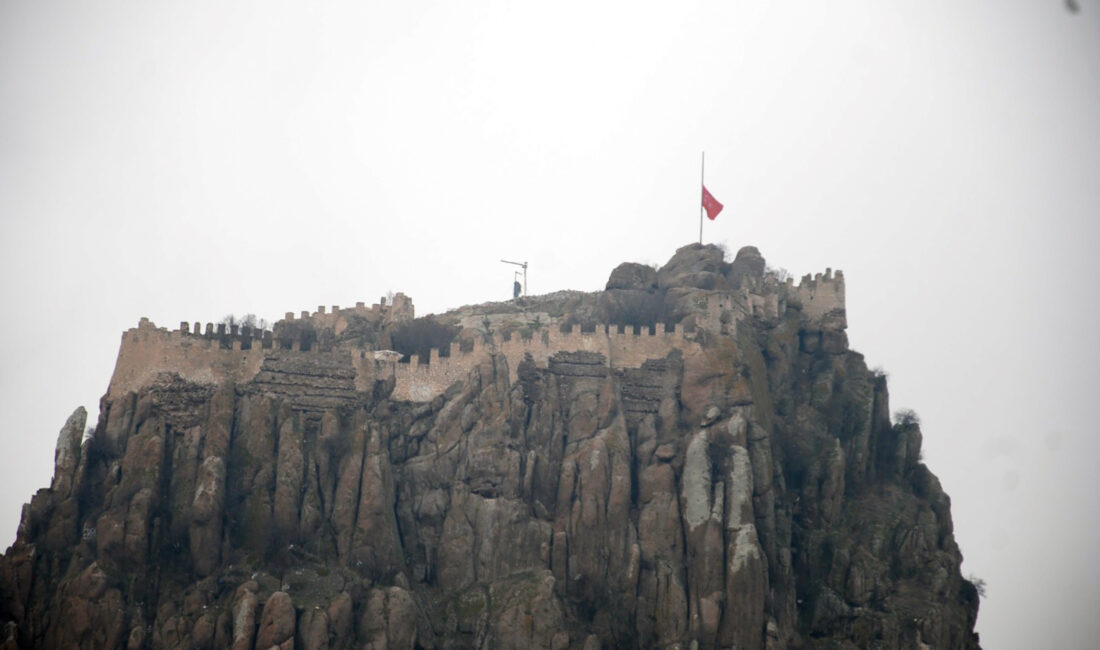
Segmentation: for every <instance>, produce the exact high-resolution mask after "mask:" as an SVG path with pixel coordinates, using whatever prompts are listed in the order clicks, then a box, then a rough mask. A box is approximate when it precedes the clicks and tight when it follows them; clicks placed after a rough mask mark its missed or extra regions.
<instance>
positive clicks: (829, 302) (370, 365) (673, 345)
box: [108, 269, 846, 401]
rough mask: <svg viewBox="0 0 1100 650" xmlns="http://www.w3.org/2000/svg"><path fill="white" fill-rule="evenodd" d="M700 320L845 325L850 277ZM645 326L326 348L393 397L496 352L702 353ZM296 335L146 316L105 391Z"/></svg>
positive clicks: (199, 368) (242, 360)
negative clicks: (399, 355) (409, 347)
mask: <svg viewBox="0 0 1100 650" xmlns="http://www.w3.org/2000/svg"><path fill="white" fill-rule="evenodd" d="M705 301H706V305H705V307H704V308H703V310H702V314H701V316H702V319H701V321H700V322H699V323H698V325H699V326H700V327H702V328H703V329H706V330H710V331H713V332H716V333H732V331H733V325H734V324H735V322H736V320H737V319H739V318H741V317H743V316H747V315H752V316H755V317H760V318H766V319H776V318H779V317H780V316H782V314H783V313H785V311H786V309H787V305H788V304H790V305H792V306H794V307H796V308H797V309H800V310H801V319H802V321H803V323H804V326H806V327H807V328H809V329H814V330H817V331H820V330H821V329H833V328H836V329H843V328H844V327H845V325H846V323H845V314H844V275H843V274H842V273H841V272H840V271H837V272H836V274H835V275H834V274H833V272H832V270H831V269H827V270H826V271H825V273H824V274H821V273H818V274H816V275H815V276H813V277H811V276H809V275H807V276H805V277H803V278H802V281H801V282H800V283H799V284H798V285H797V286H796V285H794V283H793V282H792V281H790V280H788V281H787V283H786V285H785V286H781V287H774V286H773V288H772V289H771V290H769V291H763V292H760V293H759V294H757V293H755V292H750V291H748V290H743V291H742V292H737V293H736V294H735V293H731V292H713V293H712V295H709V296H707V297H706V298H705ZM413 315H414V310H413V306H412V301H411V300H410V299H409V298H408V297H406V296H405V295H404V294H400V293H399V294H397V295H396V296H394V299H393V302H392V304H391V305H387V304H386V301H385V300H384V299H383V300H382V301H381V302H380V303H378V304H375V305H372V306H371V307H369V308H368V307H367V306H366V305H365V304H364V303H357V304H356V306H355V307H353V308H347V309H340V308H339V307H338V306H333V307H332V309H331V310H327V309H326V308H325V307H324V306H321V307H318V309H317V311H316V312H313V313H310V312H307V311H303V312H301V316H300V317H299V318H295V317H294V314H293V313H292V312H288V313H287V315H286V319H285V321H280V322H294V321H298V320H309V321H311V323H312V325H313V326H314V327H315V328H316V329H321V328H332V329H333V330H334V331H335V332H336V334H337V335H339V334H340V332H341V331H342V330H343V329H344V328H345V327H347V324H348V319H349V318H351V317H352V316H359V317H363V318H366V319H368V320H370V321H378V322H382V323H387V324H388V323H393V322H397V321H401V320H408V319H412V318H413ZM658 330H659V331H656V332H652V331H643V332H642V333H640V334H634V333H633V331H632V330H631V329H630V328H628V329H627V331H622V330H620V329H619V327H618V326H616V325H601V326H598V327H597V328H596V329H595V331H592V332H582V331H581V330H580V328H579V327H576V328H574V329H573V331H571V332H561V331H560V329H559V328H558V326H557V325H556V324H554V323H552V324H550V325H548V326H546V327H545V328H544V329H542V330H541V331H536V332H535V333H534V335H533V336H532V337H531V338H528V339H525V338H523V337H521V336H519V335H518V334H516V335H513V336H511V337H508V338H505V337H504V336H503V335H501V334H499V333H497V334H494V335H492V336H491V337H488V338H487V339H475V341H474V344H473V347H472V349H470V350H466V351H463V350H461V349H460V347H459V345H458V344H457V343H454V344H452V345H451V347H450V349H449V350H447V354H442V353H441V352H440V351H439V350H432V351H431V353H430V357H429V362H428V363H423V364H422V363H419V360H418V359H417V358H415V357H414V358H412V359H411V360H410V362H408V363H400V362H396V361H393V360H392V358H391V357H392V354H386V353H381V354H376V352H379V351H375V350H373V349H365V348H360V347H351V345H352V344H344V345H345V346H348V347H337V348H335V349H332V350H326V351H325V353H326V354H333V353H335V354H348V355H349V356H350V357H351V361H352V366H353V367H354V368H355V386H356V389H357V390H359V391H368V390H370V389H371V387H372V385H373V382H374V381H375V380H377V379H383V378H387V377H389V376H391V375H392V376H393V377H394V378H395V380H396V385H395V388H394V391H393V397H394V398H395V399H401V400H411V401H427V400H430V399H432V398H434V397H435V396H436V395H439V394H440V393H442V392H443V391H444V390H446V388H447V387H448V386H450V385H451V384H452V383H454V382H455V381H459V380H461V379H464V378H465V377H466V375H467V374H468V373H469V372H470V371H471V370H473V369H474V368H475V367H476V366H478V365H479V364H482V363H485V362H487V361H489V359H490V358H491V356H492V355H494V354H500V355H503V356H504V357H505V358H506V359H507V360H508V368H509V372H510V373H511V378H512V380H513V381H515V379H516V372H517V368H518V366H519V364H520V362H521V361H522V360H523V358H524V356H525V355H528V354H530V355H531V357H532V359H533V360H534V362H535V364H536V365H538V366H540V367H546V365H547V362H548V360H549V358H550V357H551V356H553V355H554V354H556V353H557V352H563V351H566V352H572V351H581V350H583V351H589V352H597V353H599V354H602V355H603V356H604V358H605V359H606V363H607V365H608V366H609V367H612V368H638V367H640V366H641V365H642V364H643V363H644V362H645V361H647V360H649V359H662V358H665V357H666V356H668V354H669V353H670V352H672V351H673V350H680V351H682V352H684V353H685V355H686V354H689V353H696V352H699V351H700V350H701V348H700V345H699V344H698V343H697V342H696V341H695V340H693V337H692V338H685V336H684V332H683V331H682V329H681V328H680V326H679V325H676V327H675V328H674V329H673V330H672V331H667V332H666V331H664V327H661V326H659V327H658ZM308 345H309V344H308V343H307V344H305V345H303V343H302V341H300V340H292V339H287V338H282V337H280V338H275V337H273V336H272V333H271V332H260V331H251V330H249V329H248V328H238V327H236V326H233V327H231V328H228V329H227V328H226V327H225V326H224V325H218V326H216V327H215V326H214V325H213V324H211V323H207V324H206V328H205V333H200V323H195V324H194V328H193V329H192V327H191V326H190V325H189V324H188V323H186V322H185V323H181V324H180V328H179V329H178V330H172V331H169V330H167V329H164V328H158V327H156V326H155V325H154V324H153V323H152V322H151V321H149V320H148V319H146V318H142V319H141V322H140V323H139V324H138V326H137V327H136V328H134V329H131V330H128V331H127V332H125V333H124V334H123V336H122V344H121V346H120V348H119V355H118V361H117V362H116V365H115V372H114V375H113V376H112V378H111V384H110V387H109V388H108V397H112V398H113V397H118V396H120V395H123V394H125V393H127V392H129V391H132V390H137V389H139V388H141V387H142V386H144V385H146V384H148V383H150V382H152V381H153V380H154V379H156V377H157V376H158V375H159V374H161V373H165V372H170V373H176V374H179V375H180V376H181V377H182V378H184V379H187V380H189V381H194V382H198V383H207V384H219V383H223V382H226V381H233V382H236V383H246V382H248V381H251V380H252V379H253V378H255V377H256V375H257V373H259V372H260V369H261V367H262V366H263V363H264V360H265V358H267V357H268V356H270V355H271V354H272V353H273V352H276V351H277V352H279V353H280V354H287V353H289V354H301V355H310V354H317V353H318V350H317V349H316V346H314V349H308Z"/></svg>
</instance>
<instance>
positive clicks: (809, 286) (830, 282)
mask: <svg viewBox="0 0 1100 650" xmlns="http://www.w3.org/2000/svg"><path fill="white" fill-rule="evenodd" d="M786 288H787V291H788V301H789V302H794V303H796V304H797V305H798V306H799V307H801V309H802V315H803V318H804V319H806V320H808V321H810V322H811V323H813V324H815V325H819V326H822V327H825V328H828V329H845V328H846V327H847V326H848V321H847V316H846V313H845V299H844V272H843V271H837V272H836V273H835V274H834V273H833V270H832V269H825V273H816V274H814V275H812V276H811V275H810V274H808V273H807V274H806V275H804V276H802V280H801V281H800V282H799V283H798V286H797V287H796V286H794V283H793V282H792V281H791V280H788V281H787V285H786Z"/></svg>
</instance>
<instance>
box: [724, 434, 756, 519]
mask: <svg viewBox="0 0 1100 650" xmlns="http://www.w3.org/2000/svg"><path fill="white" fill-rule="evenodd" d="M730 452H731V453H730V472H729V496H728V501H729V505H730V510H729V520H728V521H727V523H726V527H727V528H729V529H731V530H732V529H735V528H739V527H741V526H743V525H745V524H751V523H752V463H751V462H750V461H749V452H748V450H747V449H745V448H744V447H742V446H740V445H733V446H732V447H730Z"/></svg>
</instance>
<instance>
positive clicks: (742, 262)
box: [726, 246, 766, 287]
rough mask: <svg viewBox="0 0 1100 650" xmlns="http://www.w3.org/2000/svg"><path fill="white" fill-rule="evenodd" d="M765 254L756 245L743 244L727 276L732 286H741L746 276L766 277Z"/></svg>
mask: <svg viewBox="0 0 1100 650" xmlns="http://www.w3.org/2000/svg"><path fill="white" fill-rule="evenodd" d="M765 267H766V264H765V263H764V256H763V255H761V254H760V251H759V250H757V248H756V247H755V246H742V247H741V250H739V251H737V257H735V258H734V260H733V262H732V263H730V265H729V270H728V271H727V273H726V277H727V279H728V280H729V284H730V286H731V287H739V286H741V281H742V280H743V279H744V278H746V277H751V278H762V277H764V268H765Z"/></svg>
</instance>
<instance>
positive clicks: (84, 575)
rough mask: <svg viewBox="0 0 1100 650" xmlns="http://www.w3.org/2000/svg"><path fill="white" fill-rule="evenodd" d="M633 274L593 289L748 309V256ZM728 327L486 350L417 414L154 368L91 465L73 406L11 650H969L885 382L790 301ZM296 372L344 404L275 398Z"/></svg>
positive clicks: (966, 606)
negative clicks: (659, 355) (611, 344)
mask: <svg viewBox="0 0 1100 650" xmlns="http://www.w3.org/2000/svg"><path fill="white" fill-rule="evenodd" d="M634 266H640V265H634ZM634 266H630V265H623V266H620V267H619V268H618V269H616V273H615V274H613V276H612V280H613V281H614V282H609V285H608V286H609V287H610V288H612V290H613V291H620V292H629V291H636V292H644V293H651V292H654V291H667V292H669V295H673V294H674V292H679V293H678V294H675V295H679V296H681V298H682V301H683V303H682V308H683V309H688V310H690V309H693V308H694V307H692V305H694V304H696V302H697V300H698V297H699V296H700V295H702V294H700V293H699V292H710V293H708V294H707V295H718V296H719V297H721V299H722V300H724V301H727V302H728V307H726V308H725V309H726V311H727V312H728V313H731V314H735V315H737V314H742V315H743V314H754V313H756V314H759V313H761V312H760V309H759V305H757V307H756V308H754V307H753V305H751V304H743V303H741V302H738V301H739V300H746V299H747V298H744V296H748V295H749V294H748V293H744V292H745V291H747V289H746V288H752V287H754V286H756V284H754V283H760V282H763V281H764V277H763V276H764V274H763V269H764V263H763V258H762V257H760V255H759V252H758V251H756V250H755V249H753V248H751V247H747V248H744V249H742V250H741V251H740V252H739V253H738V257H737V259H736V260H734V262H733V263H732V264H727V263H726V262H724V260H723V259H722V256H721V251H720V250H719V249H717V248H714V247H699V246H696V245H692V246H688V247H685V248H682V249H680V250H679V251H677V253H676V255H675V256H674V257H673V259H672V260H671V261H670V262H669V264H668V265H666V266H665V267H664V268H662V269H661V271H660V272H659V273H657V274H654V275H653V276H652V277H651V276H650V273H652V271H653V270H652V269H650V268H649V267H643V268H644V269H647V270H648V272H646V271H643V270H641V269H638V268H634ZM624 267H626V268H624ZM616 277H618V280H616ZM654 282H657V283H659V284H660V285H661V287H662V288H661V289H656V290H655V289H654V288H653V283H654ZM612 283H614V284H615V285H616V286H615V287H611V285H612ZM643 285H644V286H643ZM731 285H732V287H733V288H732V289H731V290H730V293H729V294H715V293H713V292H715V291H718V290H719V289H720V288H721V287H729V286H731ZM738 291H740V292H741V293H737V292H738ZM754 309H755V311H754ZM723 313H725V312H723ZM713 315H714V314H712V316H713ZM718 316H720V317H718ZM718 316H716V317H715V318H713V319H711V321H704V319H702V317H700V321H699V322H700V323H704V322H712V323H714V326H713V329H710V330H708V329H706V328H705V327H703V325H700V327H699V328H698V330H697V331H696V332H695V333H694V334H693V336H696V337H698V340H700V341H701V342H703V344H704V346H703V352H702V353H699V354H696V355H687V356H685V355H683V354H681V353H680V352H679V351H674V352H673V353H672V354H670V355H669V356H668V357H666V358H663V359H654V360H650V361H647V362H646V363H645V364H643V365H642V366H641V367H639V368H628V369H612V368H609V367H608V366H607V364H606V360H605V359H604V358H603V357H602V356H601V355H599V354H595V353H591V352H585V351H583V350H578V351H563V352H559V353H557V354H556V355H554V356H553V357H552V358H551V359H550V362H549V364H548V365H547V367H545V368H540V367H536V365H535V364H534V363H533V362H531V361H530V360H528V361H524V362H523V363H521V364H520V365H519V367H518V368H516V369H515V370H516V371H517V372H516V373H515V375H516V376H517V377H518V378H517V379H516V380H515V381H514V382H513V381H511V380H510V371H511V370H512V369H510V368H508V367H507V362H506V361H505V360H504V358H503V357H495V358H492V359H491V360H490V361H488V362H486V363H484V364H481V365H480V366H478V367H476V368H475V369H474V370H473V372H471V374H470V375H469V376H468V377H467V378H466V379H465V380H464V381H460V382H457V383H455V384H454V385H453V386H451V388H450V389H448V390H447V391H446V392H445V393H444V394H443V395H440V396H439V397H437V398H435V399H434V400H433V401H431V402H428V403H423V404H413V403H407V402H399V401H395V400H391V399H389V398H388V397H387V396H386V386H384V385H383V386H381V387H375V388H374V389H372V390H371V391H370V392H369V393H368V392H364V393H354V391H350V389H349V388H348V387H347V381H346V377H345V376H344V374H346V373H343V371H342V370H340V369H339V368H337V370H340V372H336V371H335V370H334V371H333V372H335V373H336V374H335V375H334V376H333V377H330V378H328V379H326V377H325V376H324V374H323V373H324V368H327V367H329V366H331V365H332V364H329V366H326V365H324V364H320V365H317V366H316V367H310V366H305V365H302V366H300V367H299V366H295V367H294V368H292V369H291V370H293V373H292V372H290V371H289V370H286V369H285V368H284V369H281V370H280V369H276V370H279V372H280V373H282V374H279V373H276V372H275V370H272V371H271V372H270V373H269V374H268V375H264V376H263V377H261V380H262V381H259V382H256V383H250V384H246V385H238V386H234V385H223V386H220V387H218V388H212V387H209V386H202V385H197V384H192V383H188V382H185V381H183V380H181V379H179V378H178V377H176V378H173V377H170V376H166V377H163V378H162V379H161V380H160V381H159V382H158V383H156V384H155V385H153V386H151V387H149V388H148V389H146V390H143V391H142V392H140V393H137V394H129V395H125V396H122V397H118V398H116V399H112V400H105V401H104V403H103V406H102V413H101V416H100V420H99V423H98V425H97V427H96V432H95V436H94V437H93V438H92V439H91V440H90V441H87V442H85V443H84V444H82V445H81V444H79V440H80V434H81V433H82V432H83V428H84V422H83V417H84V416H83V413H82V411H78V412H77V413H75V414H74V416H73V417H72V418H70V420H69V422H68V423H66V425H65V427H64V428H63V429H62V431H61V435H60V436H59V441H58V451H57V453H56V455H55V476H54V479H53V481H52V483H51V487H50V488H49V489H45V490H41V491H40V492H39V493H38V494H36V495H35V496H34V498H33V500H32V501H31V503H30V504H28V506H27V507H26V509H25V512H24V516H23V521H22V524H21V526H20V532H19V538H18V541H17V542H16V544H15V545H14V546H13V547H12V548H10V549H9V550H8V552H7V554H6V555H5V556H4V557H3V558H2V559H0V647H2V648H4V649H5V650H8V649H9V648H12V649H14V648H37V647H65V648H139V647H147V648H226V647H231V648H236V649H252V648H271V647H279V648H292V647H302V648H307V649H318V650H319V649H329V650H338V649H344V648H388V649H394V648H409V649H411V648H485V647H493V648H546V649H554V650H564V649H566V648H573V649H580V648H600V647H604V648H611V647H616V648H617V647H628V648H629V647H637V648H650V647H658V648H689V647H696V646H697V647H700V648H731V647H736V648H786V647H791V648H794V647H902V648H906V647H908V648H919V647H937V648H972V647H977V638H976V636H975V635H974V634H973V625H974V620H975V618H976V614H977V595H976V592H975V591H974V588H973V586H972V585H970V584H969V583H968V582H966V581H965V580H963V579H962V577H961V576H960V574H959V564H960V562H961V557H960V554H959V551H958V548H957V547H956V545H955V542H954V539H953V537H952V525H951V517H950V512H949V500H948V498H947V496H946V495H944V494H943V491H942V489H941V488H940V486H939V483H938V481H937V480H936V478H935V477H934V476H933V475H932V474H931V473H930V472H929V471H928V469H927V468H926V467H925V466H924V465H923V464H921V463H920V461H919V450H920V443H921V432H920V430H919V427H918V426H917V425H916V424H915V423H912V422H906V423H903V424H899V425H896V426H895V425H893V424H891V422H890V418H889V398H888V395H887V390H886V383H885V380H884V379H883V378H882V377H876V376H874V375H872V373H870V372H869V371H868V370H867V368H866V366H865V365H864V363H863V359H862V357H861V356H860V355H858V354H856V353H853V352H850V351H849V350H848V349H847V345H846V339H845V345H839V344H833V343H825V342H824V341H825V339H826V338H829V340H834V339H837V335H838V334H839V335H843V331H841V330H837V329H835V328H834V329H828V328H825V329H822V328H821V327H820V326H817V327H816V329H813V330H811V331H812V332H814V333H816V334H815V336H816V338H813V344H811V345H807V343H806V341H808V340H810V338H809V337H808V336H807V335H806V332H807V329H806V327H804V321H803V320H802V319H803V316H801V315H800V312H798V311H797V310H787V311H782V312H780V313H778V314H777V315H766V317H763V316H761V317H754V318H749V317H738V318H733V319H727V318H725V316H724V315H718ZM826 334H828V335H829V337H826V336H825V335H826ZM326 363H327V362H326ZM318 369H319V370H318ZM315 371H316V372H317V373H320V374H316V375H310V373H314V372H315ZM295 373H297V374H301V375H309V376H312V379H310V382H309V386H314V387H315V386H328V383H326V382H329V383H332V385H336V384H339V386H338V387H339V389H340V391H342V392H341V393H340V396H339V397H340V399H338V400H336V399H332V400H328V401H326V400H323V399H319V398H315V396H314V395H313V394H312V393H311V390H312V389H311V388H309V386H305V385H303V386H281V387H278V389H273V388H271V386H276V385H277V384H278V381H281V380H280V377H291V376H292V375H294V374H295ZM329 380H331V382H330V381H329ZM333 382H334V383H333ZM265 387H266V388H265ZM326 390H328V389H327V388H326ZM333 390H335V389H333ZM389 390H392V383H391V384H390V385H389ZM329 392H331V391H329ZM324 396H330V395H329V393H325V394H324ZM326 399H327V397H326Z"/></svg>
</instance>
